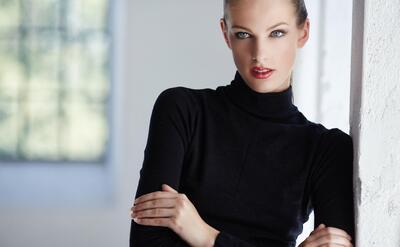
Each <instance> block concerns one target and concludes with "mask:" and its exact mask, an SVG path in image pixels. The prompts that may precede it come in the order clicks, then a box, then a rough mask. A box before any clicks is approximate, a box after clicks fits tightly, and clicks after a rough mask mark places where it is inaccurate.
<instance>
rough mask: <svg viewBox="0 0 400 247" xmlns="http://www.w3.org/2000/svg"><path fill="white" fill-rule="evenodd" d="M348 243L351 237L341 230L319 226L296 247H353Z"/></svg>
mask: <svg viewBox="0 0 400 247" xmlns="http://www.w3.org/2000/svg"><path fill="white" fill-rule="evenodd" d="M350 241H351V236H350V235H349V234H347V233H346V232H345V231H343V230H342V229H339V228H335V227H326V226H325V225H324V224H320V225H319V226H318V227H317V228H315V229H314V231H312V232H311V233H310V236H309V237H308V238H306V239H305V240H304V242H302V243H301V244H300V245H299V246H298V247H328V246H337V247H343V246H344V247H353V244H352V243H351V242H350Z"/></svg>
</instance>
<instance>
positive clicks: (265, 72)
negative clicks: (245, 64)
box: [250, 66, 274, 79]
mask: <svg viewBox="0 0 400 247" xmlns="http://www.w3.org/2000/svg"><path fill="white" fill-rule="evenodd" d="M250 71H251V74H252V75H253V76H254V77H255V78H257V79H267V78H269V77H270V76H271V75H272V73H273V72H274V70H273V69H270V68H264V67H259V66H255V67H253V68H251V70H250Z"/></svg>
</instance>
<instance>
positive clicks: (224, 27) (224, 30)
mask: <svg viewBox="0 0 400 247" xmlns="http://www.w3.org/2000/svg"><path fill="white" fill-rule="evenodd" d="M219 24H220V26H221V31H222V34H223V35H224V39H225V43H226V44H227V45H228V47H229V49H232V47H231V44H230V42H229V39H228V27H227V25H226V22H225V19H224V18H221V19H220V20H219Z"/></svg>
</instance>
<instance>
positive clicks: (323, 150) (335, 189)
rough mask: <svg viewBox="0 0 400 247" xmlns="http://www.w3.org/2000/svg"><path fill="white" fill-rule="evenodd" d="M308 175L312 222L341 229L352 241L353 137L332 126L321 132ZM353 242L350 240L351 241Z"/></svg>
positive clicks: (353, 233)
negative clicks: (312, 210)
mask: <svg viewBox="0 0 400 247" xmlns="http://www.w3.org/2000/svg"><path fill="white" fill-rule="evenodd" d="M317 155H318V156H317V157H318V158H317V160H316V163H315V164H316V167H314V170H313V172H312V175H311V199H312V204H313V207H314V216H315V217H314V218H315V221H314V226H318V225H320V224H325V225H326V226H327V227H335V228H339V229H342V230H344V231H345V232H346V233H347V234H349V235H350V236H351V238H352V239H353V240H352V241H354V239H355V236H354V235H355V232H354V202H353V199H354V198H353V141H352V138H351V136H350V135H348V134H346V133H344V132H343V131H341V130H340V129H337V128H334V129H330V130H328V131H327V132H325V133H323V134H322V137H321V142H320V143H319V150H318V154H317ZM353 244H354V243H353Z"/></svg>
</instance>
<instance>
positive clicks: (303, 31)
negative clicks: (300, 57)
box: [297, 18, 310, 48]
mask: <svg viewBox="0 0 400 247" xmlns="http://www.w3.org/2000/svg"><path fill="white" fill-rule="evenodd" d="M299 32H300V36H299V37H300V38H299V39H298V40H297V47H298V48H302V47H303V46H304V45H305V44H306V42H307V40H308V38H309V37H310V20H309V19H308V18H307V19H306V20H305V22H304V24H303V26H302V27H301V28H300V30H299Z"/></svg>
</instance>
